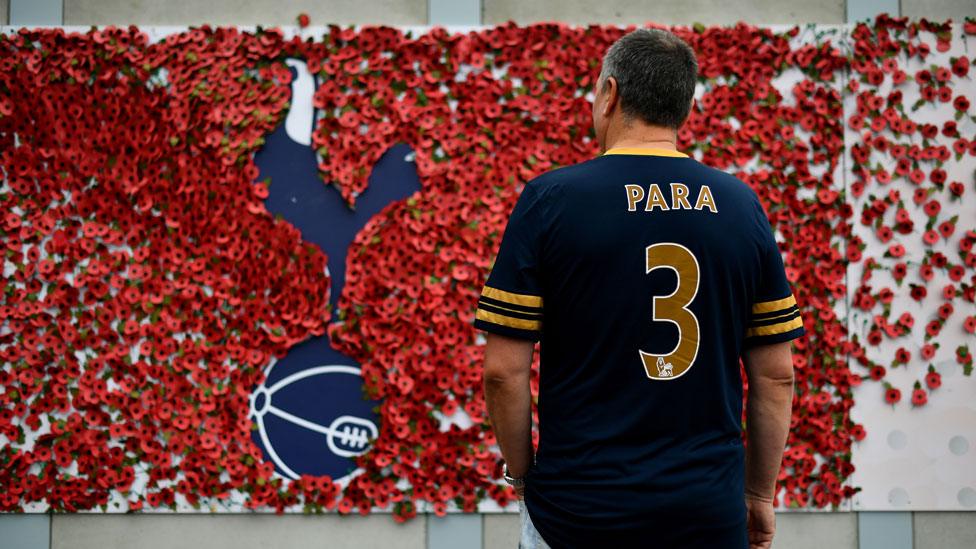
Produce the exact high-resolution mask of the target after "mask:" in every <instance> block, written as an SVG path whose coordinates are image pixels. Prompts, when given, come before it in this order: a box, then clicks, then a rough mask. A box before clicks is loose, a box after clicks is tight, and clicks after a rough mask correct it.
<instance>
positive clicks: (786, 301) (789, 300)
mask: <svg viewBox="0 0 976 549" xmlns="http://www.w3.org/2000/svg"><path fill="white" fill-rule="evenodd" d="M794 305H796V298H794V297H793V296H792V295H790V296H787V297H784V298H783V299H777V300H776V301H763V302H761V303H756V304H755V305H753V306H752V312H753V314H757V313H771V312H773V311H780V310H783V309H787V308H789V307H792V306H794Z"/></svg>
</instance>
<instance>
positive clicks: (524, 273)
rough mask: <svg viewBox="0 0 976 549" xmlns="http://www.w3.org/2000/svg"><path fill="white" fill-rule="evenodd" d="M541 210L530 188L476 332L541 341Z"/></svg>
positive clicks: (481, 303)
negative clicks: (539, 258)
mask: <svg viewBox="0 0 976 549" xmlns="http://www.w3.org/2000/svg"><path fill="white" fill-rule="evenodd" d="M540 209H541V208H540V204H539V200H538V196H537V194H536V192H535V191H534V190H533V189H532V185H527V186H526V187H525V190H523V191H522V195H521V196H520V197H519V199H518V202H516V204H515V209H514V210H512V215H511V217H509V220H508V226H507V227H506V228H505V236H504V237H503V238H502V245H501V248H499V250H498V256H497V257H496V258H495V264H494V266H493V267H492V269H491V274H490V275H489V276H488V282H487V283H486V284H485V287H484V290H483V291H482V292H481V299H479V300H478V311H477V312H476V313H475V321H474V325H475V327H476V328H478V329H481V330H485V331H487V332H492V333H495V334H500V335H504V336H509V337H515V338H519V339H528V340H531V341H538V340H539V339H540V338H541V336H542V288H541V287H540V285H539V261H538V256H539V254H538V249H539V225H540V215H541V214H540Z"/></svg>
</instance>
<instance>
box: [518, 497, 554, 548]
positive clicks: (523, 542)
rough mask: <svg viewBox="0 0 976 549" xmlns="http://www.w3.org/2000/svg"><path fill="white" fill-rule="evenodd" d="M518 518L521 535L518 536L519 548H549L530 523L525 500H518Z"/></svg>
mask: <svg viewBox="0 0 976 549" xmlns="http://www.w3.org/2000/svg"><path fill="white" fill-rule="evenodd" d="M519 520H520V522H521V525H522V528H521V535H520V537H519V549H550V548H549V545H548V544H547V543H546V542H545V540H543V539H542V536H540V535H539V531H538V530H536V529H535V525H533V524H532V519H531V518H530V517H529V511H528V509H526V508H525V500H521V499H520V500H519Z"/></svg>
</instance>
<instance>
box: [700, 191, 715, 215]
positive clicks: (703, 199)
mask: <svg viewBox="0 0 976 549" xmlns="http://www.w3.org/2000/svg"><path fill="white" fill-rule="evenodd" d="M703 208H708V209H709V211H711V212H712V213H713V214H714V213H718V208H717V207H716V206H715V199H714V198H712V190H711V189H709V188H708V185H702V186H701V190H699V191H698V200H696V201H695V209H696V210H701V209H703Z"/></svg>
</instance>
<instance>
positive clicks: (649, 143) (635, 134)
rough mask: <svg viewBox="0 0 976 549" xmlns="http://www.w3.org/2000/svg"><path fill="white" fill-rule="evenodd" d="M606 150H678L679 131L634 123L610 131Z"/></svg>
mask: <svg viewBox="0 0 976 549" xmlns="http://www.w3.org/2000/svg"><path fill="white" fill-rule="evenodd" d="M608 133H610V135H607V142H606V147H605V150H607V151H609V150H611V149H668V150H672V151H673V150H677V145H676V144H675V142H676V141H677V132H675V131H674V130H672V129H670V128H662V127H659V126H646V125H637V124H632V125H630V126H629V127H624V128H620V129H619V131H615V132H608Z"/></svg>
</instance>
